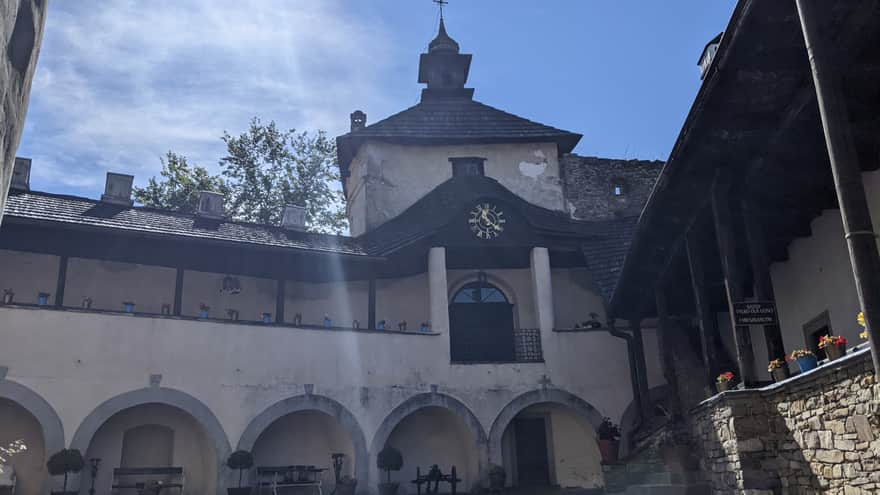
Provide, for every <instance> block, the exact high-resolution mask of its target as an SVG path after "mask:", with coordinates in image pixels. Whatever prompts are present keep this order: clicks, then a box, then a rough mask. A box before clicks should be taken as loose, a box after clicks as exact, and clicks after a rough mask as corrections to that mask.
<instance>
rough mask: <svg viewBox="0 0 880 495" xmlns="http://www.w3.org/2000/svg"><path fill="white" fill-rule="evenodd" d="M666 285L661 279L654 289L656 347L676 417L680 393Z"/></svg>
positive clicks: (679, 410)
mask: <svg viewBox="0 0 880 495" xmlns="http://www.w3.org/2000/svg"><path fill="white" fill-rule="evenodd" d="M666 290H667V287H666V286H664V285H663V280H662V279H661V281H660V284H658V285H657V288H656V289H655V290H654V295H655V301H656V302H655V303H656V306H657V326H658V328H657V347H658V348H659V350H660V364H661V366H662V368H663V377H664V378H666V384H667V385H668V386H669V391H670V394H671V395H672V400H671V401H670V402H671V403H672V411H671V413H672V417H673V418H676V417H678V416H679V415H680V414H681V407H680V404H681V395H680V394H679V391H678V373H677V372H676V369H675V356H674V355H673V353H672V343H671V339H670V335H671V333H672V331H673V327H672V321H671V319H670V317H669V305H668V304H667V301H666Z"/></svg>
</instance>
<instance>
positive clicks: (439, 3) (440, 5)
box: [432, 0, 449, 20]
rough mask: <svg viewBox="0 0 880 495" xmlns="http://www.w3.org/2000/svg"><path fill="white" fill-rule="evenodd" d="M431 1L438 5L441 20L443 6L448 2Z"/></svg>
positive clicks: (440, 0) (445, 0) (441, 0)
mask: <svg viewBox="0 0 880 495" xmlns="http://www.w3.org/2000/svg"><path fill="white" fill-rule="evenodd" d="M432 1H433V2H434V3H436V4H437V6H438V7H440V19H441V20H442V19H443V6H444V5H446V4H448V3H449V2H448V1H447V0H432Z"/></svg>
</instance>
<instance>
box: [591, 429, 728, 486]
mask: <svg viewBox="0 0 880 495" xmlns="http://www.w3.org/2000/svg"><path fill="white" fill-rule="evenodd" d="M687 438H688V436H687V433H686V432H685V431H684V430H682V429H681V428H676V427H672V426H670V425H666V426H663V427H662V428H660V429H658V430H657V431H655V432H654V433H652V434H651V435H649V436H648V437H646V438H644V439H643V440H642V441H640V442H638V445H636V447H635V448H634V450H633V454H632V455H630V456H629V457H628V458H627V459H624V460H623V461H621V462H620V463H618V464H612V465H605V466H603V470H604V471H605V493H607V494H611V493H620V494H625V495H637V494H638V495H641V494H644V495H709V494H710V493H711V490H710V487H709V484H708V483H706V482H705V481H704V478H703V475H702V473H701V472H700V470H699V465H698V463H697V462H696V459H693V456H692V453H693V450H692V449H691V448H690V447H689V446H688V443H689V442H688V440H687Z"/></svg>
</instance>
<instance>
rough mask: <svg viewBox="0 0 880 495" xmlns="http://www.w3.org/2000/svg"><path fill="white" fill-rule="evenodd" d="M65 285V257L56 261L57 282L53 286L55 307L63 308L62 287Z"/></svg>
mask: <svg viewBox="0 0 880 495" xmlns="http://www.w3.org/2000/svg"><path fill="white" fill-rule="evenodd" d="M66 285H67V256H61V258H60V259H59V260H58V282H57V283H56V284H55V307H56V308H63V307H64V287H65V286H66Z"/></svg>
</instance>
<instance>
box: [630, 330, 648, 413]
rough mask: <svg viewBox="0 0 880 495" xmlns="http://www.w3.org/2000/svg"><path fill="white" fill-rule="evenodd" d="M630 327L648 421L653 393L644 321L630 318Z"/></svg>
mask: <svg viewBox="0 0 880 495" xmlns="http://www.w3.org/2000/svg"><path fill="white" fill-rule="evenodd" d="M629 329H630V332H631V333H632V336H633V357H634V358H635V369H636V372H637V376H638V386H639V396H641V398H642V400H641V406H642V417H643V418H644V419H645V421H648V420H649V418H650V417H651V416H652V414H651V394H650V392H649V391H648V367H647V365H646V364H645V342H644V339H643V338H642V322H641V320H638V319H632V320H629Z"/></svg>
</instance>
